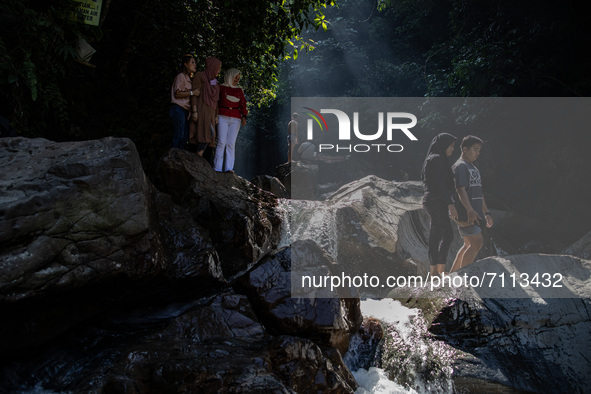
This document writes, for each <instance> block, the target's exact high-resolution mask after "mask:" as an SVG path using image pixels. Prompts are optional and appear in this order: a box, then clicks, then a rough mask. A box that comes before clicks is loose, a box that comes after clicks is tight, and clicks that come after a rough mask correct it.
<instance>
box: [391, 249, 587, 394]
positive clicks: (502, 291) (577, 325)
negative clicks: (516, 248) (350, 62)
mask: <svg viewBox="0 0 591 394" xmlns="http://www.w3.org/2000/svg"><path fill="white" fill-rule="evenodd" d="M546 274H548V275H546ZM502 275H503V276H502ZM482 278H484V280H483V279H482ZM514 278H515V282H514ZM448 279H449V280H450V281H449V282H443V283H444V285H442V286H437V284H436V285H435V286H434V287H431V286H430V285H429V286H426V287H416V288H415V289H397V290H395V291H393V292H392V294H391V296H392V297H394V298H397V299H400V301H401V302H403V303H404V304H405V305H407V306H409V307H417V308H419V309H421V311H422V313H423V315H424V317H425V319H426V321H427V323H428V324H429V325H430V328H429V330H430V332H431V333H433V334H435V335H436V336H437V337H438V338H439V339H441V340H443V341H445V342H446V343H448V344H449V345H451V346H453V347H454V348H456V349H458V350H459V351H460V353H459V354H460V357H458V359H457V360H456V362H455V365H454V370H455V371H454V376H455V378H456V379H457V382H463V381H464V382H465V381H468V382H470V381H471V379H476V380H477V381H487V382H494V383H499V384H503V385H506V386H511V387H513V388H515V389H519V390H526V391H534V392H584V391H585V390H586V389H587V388H588V387H589V386H590V385H591V377H590V376H589V371H590V370H591V362H590V361H589V354H591V318H590V317H589V313H588V310H589V308H590V307H591V261H589V260H583V259H580V258H576V257H573V256H559V255H540V254H529V255H515V256H506V257H490V258H487V259H484V260H481V261H477V262H476V263H474V264H472V265H470V266H468V267H466V268H464V269H462V270H460V271H458V272H457V273H454V274H452V275H451V276H450V277H448ZM477 283H479V284H480V285H477ZM409 293H410V294H409Z"/></svg>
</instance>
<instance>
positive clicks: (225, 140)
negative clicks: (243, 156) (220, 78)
mask: <svg viewBox="0 0 591 394" xmlns="http://www.w3.org/2000/svg"><path fill="white" fill-rule="evenodd" d="M240 76H241V75H240V71H239V70H237V69H235V68H231V69H229V70H228V71H226V74H225V76H224V83H223V84H222V85H221V86H220V100H219V102H218V115H219V122H218V143H217V147H216V150H215V157H214V159H213V169H214V170H216V171H218V172H222V171H223V172H234V158H235V155H236V151H235V145H236V138H237V137H238V131H239V130H240V126H244V125H245V124H246V117H247V115H248V110H247V109H246V98H245V97H244V92H243V91H242V88H241V87H240V86H238V82H240Z"/></svg>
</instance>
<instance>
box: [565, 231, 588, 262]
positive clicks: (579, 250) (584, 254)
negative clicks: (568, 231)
mask: <svg viewBox="0 0 591 394" xmlns="http://www.w3.org/2000/svg"><path fill="white" fill-rule="evenodd" d="M562 253H564V254H571V255H573V256H578V257H581V258H583V259H588V260H589V259H591V231H589V232H588V233H587V234H585V235H583V236H582V237H581V239H579V240H578V241H576V242H575V243H573V244H572V245H569V246H568V247H566V248H565V249H564V250H563V251H562Z"/></svg>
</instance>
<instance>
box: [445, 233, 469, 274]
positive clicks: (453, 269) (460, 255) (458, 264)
mask: <svg viewBox="0 0 591 394" xmlns="http://www.w3.org/2000/svg"><path fill="white" fill-rule="evenodd" d="M466 242H467V241H466V237H464V245H462V247H461V248H460V250H458V253H457V254H456V258H455V259H454V263H453V264H452V266H451V270H450V271H449V273H450V274H451V273H452V272H456V271H457V270H459V269H460V268H462V260H463V259H464V253H466V250H468V245H467V244H466Z"/></svg>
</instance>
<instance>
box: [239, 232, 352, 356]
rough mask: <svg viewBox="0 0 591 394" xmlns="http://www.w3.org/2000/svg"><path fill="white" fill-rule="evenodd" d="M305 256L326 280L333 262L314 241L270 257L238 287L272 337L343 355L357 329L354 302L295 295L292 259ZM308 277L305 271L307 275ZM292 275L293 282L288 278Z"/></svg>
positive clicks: (296, 243)
mask: <svg viewBox="0 0 591 394" xmlns="http://www.w3.org/2000/svg"><path fill="white" fill-rule="evenodd" d="M294 254H295V255H300V256H302V255H305V260H306V261H307V262H308V264H309V267H310V268H312V269H313V270H314V272H315V273H316V274H318V273H321V274H329V273H330V272H331V271H330V269H331V266H332V265H333V264H332V261H331V260H330V258H329V256H328V255H326V254H325V252H324V251H323V250H322V249H321V248H320V247H319V246H318V245H317V244H316V243H314V242H313V241H309V240H308V241H296V242H294V243H293V244H292V245H291V246H290V247H287V248H284V249H281V250H279V251H278V252H276V253H273V254H271V255H270V256H268V257H267V258H265V260H264V261H262V262H261V264H260V265H258V266H257V267H256V268H255V269H253V270H252V271H250V272H249V273H248V274H247V275H245V276H244V277H243V278H242V280H241V282H240V284H241V286H242V288H243V289H244V292H245V293H246V294H248V295H249V298H250V299H251V301H252V302H253V305H255V306H256V309H257V311H258V313H259V316H260V317H261V320H262V321H263V322H265V326H266V327H267V328H268V329H269V331H270V332H271V333H274V334H278V335H284V334H287V335H298V336H302V337H306V338H310V339H312V340H314V341H316V342H317V343H320V344H323V345H325V346H330V347H334V348H336V349H338V350H340V351H341V353H343V354H344V353H345V352H346V351H347V349H348V347H349V338H350V335H351V333H353V332H355V331H356V330H357V329H358V328H359V325H360V324H361V320H362V317H361V311H360V309H359V299H357V298H352V295H349V297H343V298H341V297H338V296H333V297H329V296H327V294H301V293H300V294H294V292H293V291H292V290H293V289H292V288H293V283H294V281H295V282H297V279H294V277H296V278H297V277H299V275H298V274H301V272H300V273H298V274H295V275H294V273H292V269H291V268H292V267H291V262H292V255H294ZM308 272H310V271H308ZM292 275H293V276H292Z"/></svg>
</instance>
